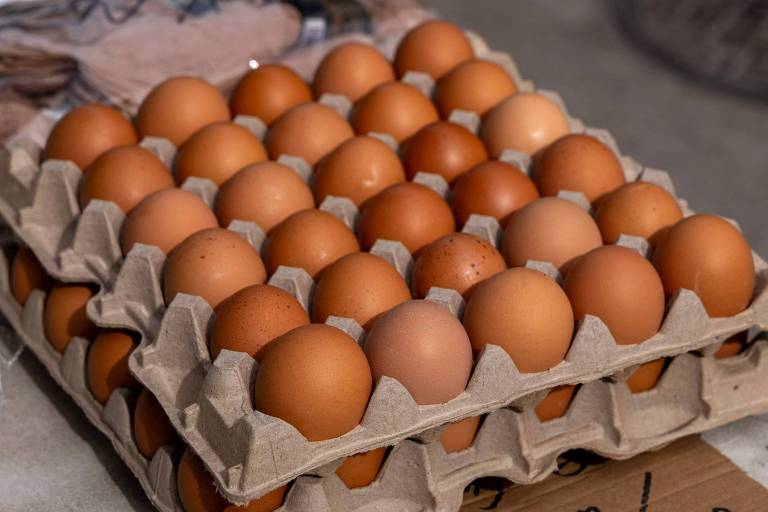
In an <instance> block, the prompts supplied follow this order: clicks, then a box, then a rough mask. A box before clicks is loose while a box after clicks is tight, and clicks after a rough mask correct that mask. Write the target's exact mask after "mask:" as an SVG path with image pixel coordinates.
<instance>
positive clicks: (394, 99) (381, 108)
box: [352, 82, 438, 142]
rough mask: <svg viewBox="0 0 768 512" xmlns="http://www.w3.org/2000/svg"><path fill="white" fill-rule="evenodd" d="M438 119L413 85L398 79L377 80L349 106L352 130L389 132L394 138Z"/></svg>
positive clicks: (430, 103)
mask: <svg viewBox="0 0 768 512" xmlns="http://www.w3.org/2000/svg"><path fill="white" fill-rule="evenodd" d="M437 120H438V115H437V110H436V109H435V106H434V105H433V104H432V102H431V101H429V98H427V97H426V96H424V94H422V93H421V91H419V90H418V89H417V88H416V87H414V86H412V85H409V84H404V83H402V82H388V83H385V84H381V85H379V86H378V87H376V88H375V89H373V90H372V91H371V92H369V93H368V94H366V95H365V96H363V97H362V98H360V100H359V101H358V102H357V103H356V104H355V107H354V109H352V126H353V127H354V128H355V133H359V134H366V133H368V132H377V133H385V134H387V135H391V136H392V137H394V139H395V140H396V141H397V142H403V141H404V140H405V139H407V138H408V137H410V136H411V135H413V134H414V133H416V132H417V131H419V130H420V129H421V128H423V127H425V126H427V125H428V124H429V123H432V122H434V121H437Z"/></svg>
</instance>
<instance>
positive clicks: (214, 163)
mask: <svg viewBox="0 0 768 512" xmlns="http://www.w3.org/2000/svg"><path fill="white" fill-rule="evenodd" d="M266 159H267V151H266V150H265V149H264V146H263V145H262V144H261V140H259V138H258V137H256V135H254V134H253V133H252V132H251V131H250V130H248V128H245V127H244V126H240V125H239V124H236V123H229V122H222V123H214V124H210V125H208V126H206V127H205V128H203V129H201V130H199V131H197V132H195V134H194V135H192V137H190V138H189V139H188V140H187V142H185V143H184V145H183V146H181V150H180V151H179V154H178V155H177V156H176V170H175V174H176V182H177V183H178V184H179V185H183V184H184V182H185V181H187V178H191V177H193V176H194V177H197V178H207V179H209V180H211V181H212V182H213V183H215V184H216V185H221V184H222V183H224V182H225V181H227V180H228V179H229V178H230V177H232V175H233V174H235V173H236V172H237V171H239V170H240V169H242V168H243V167H245V166H246V165H248V164H252V163H255V162H261V161H263V160H266Z"/></svg>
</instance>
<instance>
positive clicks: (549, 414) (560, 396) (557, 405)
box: [535, 385, 576, 423]
mask: <svg viewBox="0 0 768 512" xmlns="http://www.w3.org/2000/svg"><path fill="white" fill-rule="evenodd" d="M575 391H576V386H569V385H564V386H557V387H556V388H554V389H552V391H550V392H549V393H547V396H545V397H544V399H543V400H542V401H541V402H539V403H538V404H537V405H536V409H535V412H536V416H537V417H538V418H539V421H540V422H542V423H544V422H545V421H549V420H553V419H555V418H561V417H563V416H565V413H566V412H568V407H569V406H570V405H571V401H572V400H573V393H574V392H575Z"/></svg>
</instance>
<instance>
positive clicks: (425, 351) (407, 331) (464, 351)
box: [365, 300, 472, 405]
mask: <svg viewBox="0 0 768 512" xmlns="http://www.w3.org/2000/svg"><path fill="white" fill-rule="evenodd" d="M365 354H366V355H367V356H368V361H369V362H370V364H371V371H372V372H373V378H374V380H375V381H376V382H377V383H378V381H379V380H380V379H381V378H382V377H384V376H387V377H391V378H393V379H395V380H397V381H399V382H400V384H402V385H403V386H404V387H405V389H407V390H408V392H409V393H410V394H411V396H412V397H413V399H414V400H415V401H416V403H417V404H420V405H427V404H441V403H444V402H447V401H449V400H451V399H453V398H455V397H457V396H458V395H460V394H461V393H462V392H463V391H464V388H466V386H467V382H468V381H469V377H470V374H471V372H472V348H471V346H470V344H469V338H468V337H467V333H466V332H465V331H464V328H463V327H462V325H461V322H459V321H458V320H457V319H456V317H455V316H453V314H451V312H450V311H448V310H447V309H446V308H444V307H443V306H440V305H437V304H435V303H433V302H429V301H426V300H411V301H408V302H404V303H402V304H400V305H398V306H395V307H394V308H392V309H391V310H389V311H388V312H387V313H385V314H384V315H382V316H381V317H380V318H379V320H378V321H377V322H376V323H375V324H374V326H373V329H372V330H371V332H370V333H369V334H368V336H367V337H366V338H365Z"/></svg>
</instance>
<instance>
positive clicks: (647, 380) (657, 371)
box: [627, 357, 666, 393]
mask: <svg viewBox="0 0 768 512" xmlns="http://www.w3.org/2000/svg"><path fill="white" fill-rule="evenodd" d="M665 362H666V360H665V359H664V358H663V357H662V358H661V359H656V360H655V361H651V362H649V363H644V364H641V365H640V366H639V367H638V369H637V370H635V371H634V372H633V373H632V375H630V376H629V378H628V379H627V386H628V387H629V390H630V391H631V392H632V393H643V392H644V391H650V390H651V389H653V388H654V387H656V383H658V382H659V378H660V377H661V373H662V372H663V371H664V363H665Z"/></svg>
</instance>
